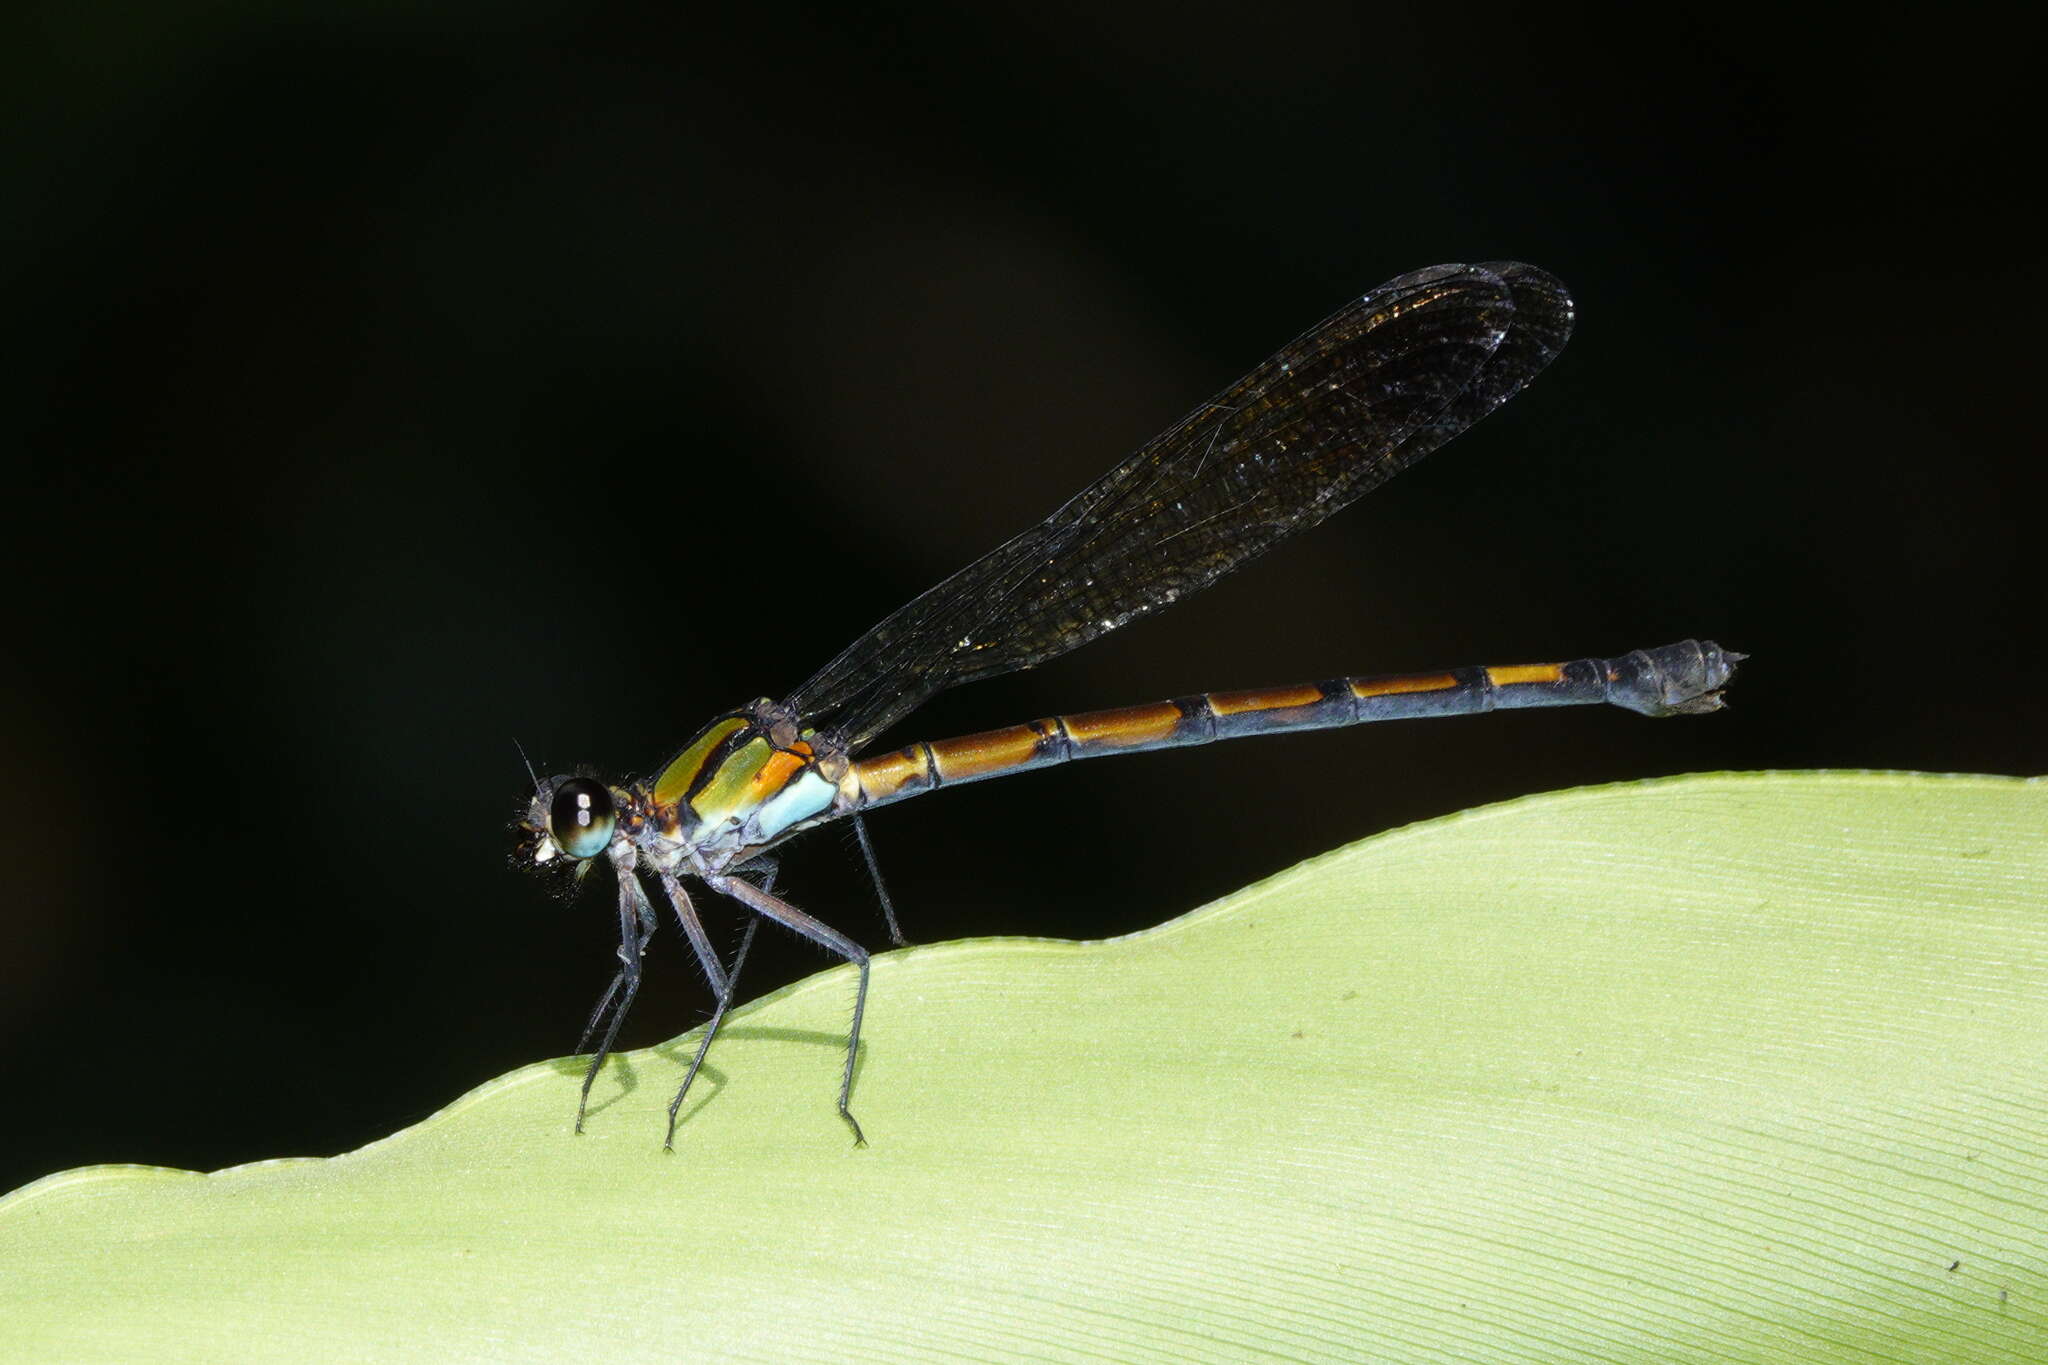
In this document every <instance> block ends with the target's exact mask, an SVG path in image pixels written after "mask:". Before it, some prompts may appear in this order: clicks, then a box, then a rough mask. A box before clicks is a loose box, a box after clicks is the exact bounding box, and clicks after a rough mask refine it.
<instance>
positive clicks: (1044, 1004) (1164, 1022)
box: [0, 773, 2048, 1362]
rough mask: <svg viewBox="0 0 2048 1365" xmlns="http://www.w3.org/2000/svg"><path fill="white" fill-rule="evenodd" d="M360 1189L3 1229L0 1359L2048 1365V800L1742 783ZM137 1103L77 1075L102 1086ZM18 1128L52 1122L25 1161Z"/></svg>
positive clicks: (1143, 953) (18, 1213) (1290, 883)
mask: <svg viewBox="0 0 2048 1365" xmlns="http://www.w3.org/2000/svg"><path fill="white" fill-rule="evenodd" d="M852 989H853V978H852V976H851V974H850V973H849V972H847V971H845V970H836V971H831V972H826V973H824V974H823V975H820V976H817V977H814V978H812V979H810V980H808V981H805V982H802V983H799V984H798V985H796V986H794V987H791V988H790V989H788V990H786V991H783V992H781V993H780V994H778V995H775V996H773V997H770V998H768V999H765V1000H762V1001H760V1002H758V1003H756V1004H755V1005H753V1006H751V1007H749V1008H747V1009H745V1010H743V1011H738V1012H736V1013H735V1015H734V1017H733V1019H732V1020H731V1021H730V1023H729V1026H728V1032H727V1034H726V1035H724V1036H722V1037H721V1038H720V1039H719V1042H718V1044H717V1046H716V1047H715V1048H714V1049H713V1051H712V1054H711V1069H710V1070H708V1071H707V1073H706V1075H705V1077H703V1078H701V1079H700V1082H699V1085H700V1091H699V1092H698V1093H697V1094H696V1095H693V1098H692V1102H691V1106H690V1108H689V1109H688V1111H687V1112H686V1122H685V1123H684V1125H683V1127H682V1129H681V1130H680V1132H679V1133H678V1135H677V1140H676V1150H675V1154H674V1155H672V1156H664V1155H663V1154H662V1152H661V1150H660V1146H661V1134H662V1128H663V1123H664V1115H663V1110H664V1108H665V1106H666V1104H667V1101H668V1098H669V1095H670V1092H671V1091H672V1089H673V1088H674V1086H675V1084H676V1082H677V1081H678V1079H679V1078H680V1073H681V1069H682V1066H683V1064H684V1063H686V1062H687V1061H688V1057H689V1050H688V1047H687V1045H686V1043H685V1042H684V1041H678V1042H676V1043H671V1044H668V1045H665V1046H663V1047H660V1048H655V1049H652V1050H650V1051H647V1052H639V1053H634V1054H631V1055H629V1056H627V1057H624V1058H621V1059H620V1060H619V1061H618V1062H617V1063H615V1064H614V1066H613V1067H612V1068H610V1069H609V1070H608V1071H607V1072H606V1073H605V1075H604V1077H603V1078H601V1080H600V1082H599V1086H598V1090H597V1098H598V1104H597V1107H596V1108H595V1110H594V1111H593V1113H592V1115H591V1118H590V1122H589V1125H588V1131H587V1132H586V1133H585V1135H584V1136H582V1137H580V1138H578V1137H574V1136H572V1135H571V1134H570V1132H569V1123H570V1117H571V1115H572V1113H573V1112H574V1109H575V1100H576V1085H577V1071H578V1068H577V1067H576V1066H575V1065H574V1064H573V1063H567V1062H560V1061H557V1062H549V1063H545V1064H542V1065H537V1066H532V1067H528V1068H526V1069H525V1070H522V1071H519V1072H515V1073H514V1074H512V1075H510V1076H506V1077H504V1078H502V1079H500V1080H498V1081H495V1082H493V1083H491V1084H489V1085H486V1086H484V1087H482V1088H481V1089H479V1090H477V1091H475V1092H474V1093H472V1094H470V1095H467V1096H465V1097H463V1098H462V1099H461V1100H459V1101H457V1102H456V1103H455V1104H453V1105H451V1106H450V1107H449V1108H448V1109H447V1110H445V1111H444V1112H442V1113H440V1114H437V1115H435V1116H434V1117H433V1118H431V1119H429V1120H427V1121H426V1122H424V1123H422V1124H420V1125H418V1126H417V1127H414V1128H411V1129H408V1130H406V1131H405V1132H402V1133H399V1134H397V1135H395V1136H393V1137H391V1138H389V1139H386V1140H385V1141H383V1142H380V1143H377V1144H375V1145H373V1146H371V1147H368V1148H365V1149H364V1150H362V1151H359V1152H351V1153H349V1154H347V1155H345V1156H340V1157H336V1158H333V1159H331V1160H312V1159H301V1160H287V1161H276V1162H267V1163H263V1164H260V1165H255V1166H245V1167H240V1168H237V1169H234V1170H229V1171H222V1172H219V1173H217V1174H213V1175H203V1176H202V1175H193V1174H189V1173H183V1172H173V1171H164V1170H154V1169H142V1168H133V1167H98V1168H93V1169H88V1170H81V1171H73V1172H69V1173H66V1174H63V1175H57V1176H52V1177H50V1178H49V1179H46V1180H43V1181H41V1182H38V1183H37V1184H35V1185H32V1186H29V1187H28V1188H26V1189H24V1190H21V1191H17V1192H16V1193H15V1194H13V1195H11V1196H9V1197H8V1198H7V1199H6V1200H5V1201H0V1357H4V1358H6V1359H9V1360H32V1359H62V1360H67V1361H69V1360H85V1359H121V1360H147V1361H152V1362H165V1361H186V1360H190V1361H227V1360H232V1361H263V1360H290V1361H304V1360H309V1359H312V1360H349V1361H369V1360H394V1361H395V1360H412V1359H420V1360H433V1361H447V1360H452V1359H474V1358H485V1359H491V1360H534V1361H562V1360H586V1359H587V1360H600V1361H606V1362H615V1361H627V1360H640V1359H662V1360H674V1359H699V1358H705V1357H713V1358H717V1357H727V1356H745V1357H751V1358H758V1359H767V1360H788V1359H797V1358H803V1359H866V1360H888V1361H895V1360H905V1359H912V1358H927V1357H948V1358H963V1357H965V1358H974V1359H995V1358H1025V1357H1028V1358H1033V1359H1045V1358H1063V1359H1071V1358H1076V1357H1083V1356H1087V1357H1094V1358H1105V1359H1118V1360H1154V1359H1156V1360H1174V1361H1180V1360H1191V1359H1243V1358H1246V1357H1265V1358H1277V1359H1286V1360H1313V1359H1333V1358H1342V1359H1368V1358H1369V1359H1389V1360H1404V1361H1413V1360H1425V1359H1445V1358H1457V1359H1483V1360H1489V1361H1491V1360H1511V1361H1558V1360H1573V1361H1577V1360H1627V1361H1644V1360H1656V1361H1666V1360H1714V1361H1726V1360H1827V1361H1863V1360H1870V1361H1876V1360H1885V1361H1916V1362H1917V1361H1930V1360H2042V1359H2048V1231H2044V1230H2048V786H2044V785H2042V784H2037V783H2029V782H2022V781H2017V780H2009V779H1997V778H1976V777H1964V778H1942V777H1919V776H1908V775H1892V774H1862V773H1847V774H1839V773H1838V774H1759V775H1753V776H1710V777H1696V778H1686V779H1680V780H1676V781H1669V782H1658V783H1651V784H1644V785H1637V786H1622V787H1605V788H1597V789H1591V790H1583V791H1572V792H1564V793H1560V794H1556V795H1551V796H1544V797H1540V798H1535V799H1531V800H1527V801H1521V802H1516V803H1514V804H1511V805H1504V806H1496V807H1491V808H1488V809H1485V810H1479V811H1473V812H1469V813H1467V814H1464V815H1460V816H1457V817H1454V818H1451V819H1447V820H1440V821H1437V822H1434V823H1431V824H1427V825H1420V826H1416V827H1413V828H1410V829H1404V830H1398V831H1395V832H1393V833H1391V834H1387V835H1383V836H1381V837H1379V838H1376V839H1371V840H1368V841H1366V842H1364V843H1361V844H1358V845H1356V846H1354V847H1352V848H1348V849H1345V850H1342V851H1340V852H1337V853H1334V854H1331V855H1329V856H1326V857H1323V858H1319V859H1317V860H1315V861H1314V862H1311V863H1308V864H1305V865H1303V866H1301V867H1297V868H1294V869H1293V870H1291V871H1288V872H1285V873H1283V874H1281V875H1279V876H1277V877H1274V878H1272V879H1271V880H1269V881H1266V882H1263V883H1260V884H1259V885H1257V886H1253V887H1250V888H1248V889H1247V890H1245V891H1243V892H1240V893H1239V894H1237V895H1235V896H1232V897H1231V898H1229V899H1228V900H1225V901H1222V902H1220V903H1218V904H1216V905H1212V906H1209V907H1207V908H1205V909H1202V910H1199V911H1196V912H1195V913H1193V914H1190V915H1186V916H1184V917H1182V918H1180V919H1177V920H1175V921H1173V922H1172V923H1169V924H1167V925H1164V926H1163V927H1161V928H1159V929H1157V930H1154V931H1152V932H1149V933H1144V934H1138V935H1134V936H1132V937H1129V938H1123V939H1118V940H1114V941H1111V942H1106V943H1088V944H1075V943H1060V942H1049V941H1036V940H1020V939H1003V940H978V941H970V942H961V943H946V944H939V945H936V946H931V947H920V948H915V949H912V950H909V951H906V952H900V953H892V954H890V955H888V956H886V957H884V958H881V959H879V960H878V961H877V962H876V964H875V971H874V990H873V996H872V1001H871V1009H870V1014H869V1022H868V1032H867V1038H868V1042H867V1044H866V1046H865V1048H864V1055H863V1058H862V1067H861V1073H860V1079H859V1083H858V1085H857V1087H856V1089H855V1094H854V1099H855V1106H854V1107H855V1110H856V1112H857V1113H858V1114H859V1115H860V1117H861V1120H862V1122H863V1123H864V1124H865V1125H866V1128H867V1131H868V1136H869V1138H870V1140H871V1141H872V1144H873V1145H872V1146H871V1147H870V1148H868V1149H866V1150H856V1149H855V1148H854V1147H853V1146H852V1145H851V1144H850V1142H849V1141H848V1135H847V1132H846V1129H845V1128H844V1127H843V1126H842V1124H841V1123H840V1121H839V1119H838V1117H837V1115H836V1114H835V1113H834V1112H833V1108H832V1104H831V1096H832V1094H833V1090H834V1087H835V1084H836V1078H837V1070H838V1066H839V1056H840V1054H839V1050H838V1049H839V1043H840V1039H841V1036H842V1031H843V1029H844V1027H845V1024H846V1021H847V1016H848V1010H849V1008H850V1006H851V1003H852ZM130 1060H131V1059H130V1058H129V1057H127V1056H122V1057H104V1058H80V1059H78V1061H77V1064H78V1065H97V1066H101V1067H103V1068H104V1069H105V1072H106V1075H107V1083H108V1084H109V1085H118V1084H119V1083H120V1077H121V1072H122V1069H123V1068H124V1067H125V1066H127V1065H128V1064H129V1063H130ZM28 1112H29V1111H25V1110H17V1112H16V1121H17V1122H19V1121H21V1120H22V1119H23V1118H25V1117H27V1114H28Z"/></svg>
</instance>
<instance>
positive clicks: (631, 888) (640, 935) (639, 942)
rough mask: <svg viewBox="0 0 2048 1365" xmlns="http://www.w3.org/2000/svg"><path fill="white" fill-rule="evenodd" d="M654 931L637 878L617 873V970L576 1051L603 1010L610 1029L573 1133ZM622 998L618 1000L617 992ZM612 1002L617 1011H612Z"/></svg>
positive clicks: (635, 989)
mask: <svg viewBox="0 0 2048 1365" xmlns="http://www.w3.org/2000/svg"><path fill="white" fill-rule="evenodd" d="M653 931H654V907H653V906H651V905H649V904H648V903H647V894H646V893H645V892H643V891H642V890H641V889H640V880H639V878H637V877H635V876H634V875H633V871H632V869H631V868H626V867H622V868H620V869H619V970H618V974H617V975H615V976H614V977H612V984H611V985H610V986H608V987H606V988H605V993H604V994H603V996H601V997H599V999H598V1002H597V1008H596V1009H594V1010H592V1011H591V1012H590V1022H589V1023H587V1024H585V1025H584V1026H583V1036H582V1037H581V1038H579V1039H577V1040H576V1051H577V1052H579V1053H580V1052H582V1051H583V1049H584V1048H585V1047H587V1046H588V1045H589V1043H590V1035H591V1034H593V1033H595V1032H597V1026H598V1023H599V1022H600V1021H601V1020H603V1018H604V1016H605V1011H606V1010H608V1009H609V1010H611V1017H612V1022H611V1027H609V1028H607V1029H606V1030H605V1031H604V1041H603V1042H602V1043H600V1044H598V1048H597V1051H596V1052H595V1053H594V1054H592V1056H591V1058H590V1065H589V1066H588V1067H586V1068H585V1069H584V1072H583V1093H582V1094H581V1095H579V1096H578V1097H577V1100H576V1131H577V1132H579V1133H580V1132H582V1131H583V1115H584V1111H585V1110H587V1109H588V1108H589V1107H590V1086H591V1083H592V1082H593V1081H595V1080H596V1079H597V1073H598V1071H599V1070H600V1069H601V1068H602V1067H603V1066H604V1059H605V1058H607V1057H609V1056H611V1052H612V1043H613V1041H614V1040H616V1039H617V1038H618V1036H619V1025H620V1024H622V1023H624V1022H625V1020H626V1011H628V1010H630V1009H632V1008H633V997H634V996H636V995H638V994H639V993H640V959H641V958H642V956H643V955H645V953H646V952H647V936H648V935H649V934H651V933H652V932H653ZM622 990H623V991H624V992H625V994H624V996H623V997H621V995H620V992H621V991H622ZM614 1002H616V1003H617V1008H616V1009H613V1008H612V1006H613V1004H614Z"/></svg>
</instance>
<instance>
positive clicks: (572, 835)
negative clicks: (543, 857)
mask: <svg viewBox="0 0 2048 1365" xmlns="http://www.w3.org/2000/svg"><path fill="white" fill-rule="evenodd" d="M613 819H614V816H613V813H612V794H611V793H610V792H608V791H606V790H605V789H604V784H603V783H601V782H593V781H591V780H590V779H589V778H587V777H572V778H570V779H569V780H568V781H567V782H564V783H563V784H562V785H561V786H559V787H557V788H555V799H554V801H553V802H552V803H551V804H550V805H549V806H548V833H549V834H550V835H552V836H553V837H554V841H555V847H557V848H559V849H561V850H562V852H564V853H566V854H568V855H569V856H570V857H571V858H595V857H596V856H597V855H598V854H600V853H602V852H604V849H605V845H606V844H609V843H610V842H611V841H612V824H613Z"/></svg>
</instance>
